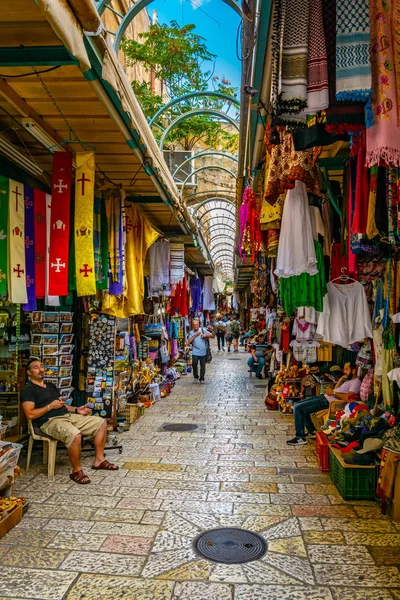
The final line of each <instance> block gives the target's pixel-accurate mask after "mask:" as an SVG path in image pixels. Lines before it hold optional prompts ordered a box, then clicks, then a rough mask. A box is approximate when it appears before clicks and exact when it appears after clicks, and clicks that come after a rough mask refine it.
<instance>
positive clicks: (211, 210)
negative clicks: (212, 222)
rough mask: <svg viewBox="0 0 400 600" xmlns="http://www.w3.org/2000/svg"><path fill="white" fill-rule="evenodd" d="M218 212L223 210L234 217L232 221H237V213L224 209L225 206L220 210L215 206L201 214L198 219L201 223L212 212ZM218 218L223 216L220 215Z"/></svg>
mask: <svg viewBox="0 0 400 600" xmlns="http://www.w3.org/2000/svg"><path fill="white" fill-rule="evenodd" d="M216 210H222V211H223V212H224V213H228V215H232V217H233V219H232V221H236V213H235V211H232V210H228V209H227V208H224V207H223V206H221V207H218V208H217V207H215V206H214V207H212V208H209V209H208V210H206V211H205V212H203V213H201V214H200V215H199V216H198V217H197V218H198V219H199V220H200V221H201V220H202V219H204V217H205V216H207V215H208V214H210V213H211V212H214V211H216ZM218 217H222V215H218Z"/></svg>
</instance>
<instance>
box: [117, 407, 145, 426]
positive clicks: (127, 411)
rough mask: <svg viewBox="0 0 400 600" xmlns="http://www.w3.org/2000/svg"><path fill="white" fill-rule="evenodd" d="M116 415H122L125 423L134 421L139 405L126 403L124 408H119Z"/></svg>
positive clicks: (137, 416) (137, 414)
mask: <svg viewBox="0 0 400 600" xmlns="http://www.w3.org/2000/svg"><path fill="white" fill-rule="evenodd" d="M118 416H119V417H123V418H124V419H125V421H126V422H127V423H134V422H135V421H137V420H138V418H139V416H140V415H139V407H138V406H137V404H127V405H126V406H125V408H120V409H119V411H118Z"/></svg>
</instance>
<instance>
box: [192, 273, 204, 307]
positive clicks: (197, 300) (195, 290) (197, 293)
mask: <svg viewBox="0 0 400 600" xmlns="http://www.w3.org/2000/svg"><path fill="white" fill-rule="evenodd" d="M190 295H191V297H192V306H191V307H190V310H194V311H199V310H201V280H200V279H199V277H197V278H193V279H191V280H190Z"/></svg>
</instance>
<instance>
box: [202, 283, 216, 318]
mask: <svg viewBox="0 0 400 600" xmlns="http://www.w3.org/2000/svg"><path fill="white" fill-rule="evenodd" d="M212 284H213V278H212V275H208V276H206V277H204V296H203V310H215V297H214V292H213V289H212Z"/></svg>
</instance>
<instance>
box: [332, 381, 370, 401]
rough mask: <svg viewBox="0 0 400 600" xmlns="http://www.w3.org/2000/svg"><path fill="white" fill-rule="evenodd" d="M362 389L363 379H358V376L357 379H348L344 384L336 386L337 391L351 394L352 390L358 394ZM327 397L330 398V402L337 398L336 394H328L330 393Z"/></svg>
mask: <svg viewBox="0 0 400 600" xmlns="http://www.w3.org/2000/svg"><path fill="white" fill-rule="evenodd" d="M360 389H361V381H360V380H359V379H358V377H356V378H355V379H349V380H348V381H345V382H344V383H342V385H340V386H339V387H338V388H336V390H335V393H339V394H349V393H350V392H352V393H353V394H358V393H359V392H360ZM325 398H326V399H327V400H328V402H333V400H337V398H335V396H328V394H325Z"/></svg>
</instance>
